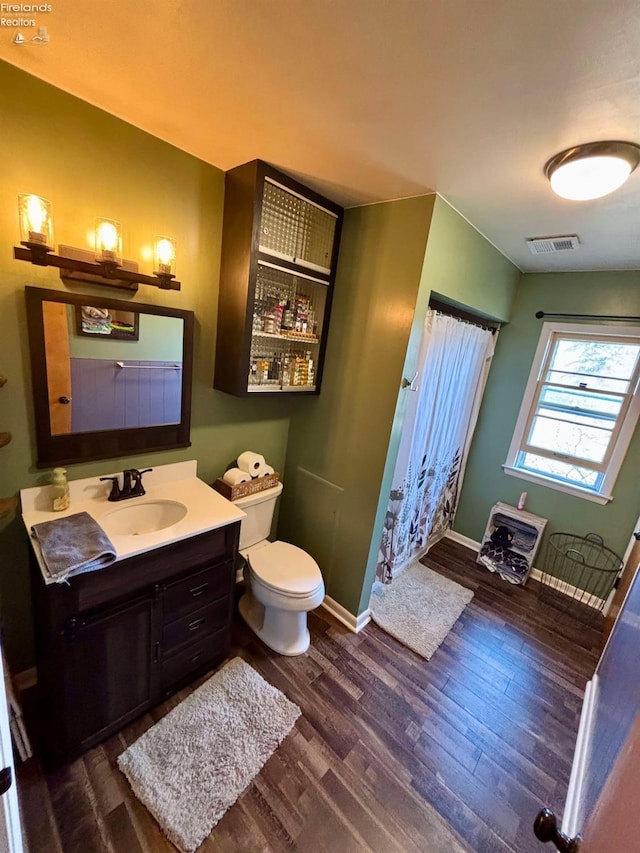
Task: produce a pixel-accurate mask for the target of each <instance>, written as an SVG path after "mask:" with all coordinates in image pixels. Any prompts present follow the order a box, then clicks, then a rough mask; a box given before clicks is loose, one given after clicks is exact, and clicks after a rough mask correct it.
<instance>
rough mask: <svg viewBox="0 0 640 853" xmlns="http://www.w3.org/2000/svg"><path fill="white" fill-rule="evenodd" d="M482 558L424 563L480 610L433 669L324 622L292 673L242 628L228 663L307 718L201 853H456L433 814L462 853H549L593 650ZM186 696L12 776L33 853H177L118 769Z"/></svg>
mask: <svg viewBox="0 0 640 853" xmlns="http://www.w3.org/2000/svg"><path fill="white" fill-rule="evenodd" d="M474 556H475V555H474V554H473V553H472V552H471V551H468V550H467V549H466V548H464V547H462V546H460V545H457V544H455V543H453V542H452V541H450V540H444V541H443V542H441V543H439V544H438V545H437V546H436V547H435V548H433V549H432V551H431V552H430V554H429V556H428V557H427V558H426V559H425V563H426V564H427V565H429V566H430V567H431V568H433V569H435V570H436V571H439V572H441V573H442V574H443V575H446V576H448V577H451V578H452V579H454V580H457V581H459V582H460V583H462V584H464V585H465V586H467V587H469V588H471V589H473V590H474V593H475V596H474V598H473V600H472V602H471V603H470V604H469V605H468V607H467V608H466V610H465V611H464V613H463V614H462V616H461V617H460V619H459V620H458V622H457V623H456V625H455V626H454V628H453V630H452V631H451V632H450V633H449V635H448V636H447V638H446V640H445V641H444V643H443V644H442V646H441V647H440V648H439V649H438V651H437V652H436V653H435V655H434V656H433V658H432V659H431V660H430V661H429V662H427V661H424V660H423V659H422V658H420V657H418V656H417V655H415V654H414V653H413V652H411V651H409V650H408V649H407V648H405V647H404V646H402V645H400V644H399V643H398V642H396V641H395V640H394V639H392V638H391V637H390V636H388V635H387V634H385V633H384V632H383V631H381V630H380V629H379V628H378V627H377V626H376V625H374V624H370V625H368V626H367V627H366V628H365V629H364V630H363V631H362V632H361V633H360V634H358V635H355V634H352V633H351V632H349V631H348V630H347V629H346V628H344V627H343V626H342V625H340V624H339V623H337V622H335V621H334V620H333V619H331V617H329V616H328V615H326V613H325V612H324V611H322V610H318V611H316V612H315V613H312V614H310V616H309V624H310V629H311V632H312V646H311V649H310V650H309V652H308V653H307V654H306V655H303V656H300V657H297V658H285V657H281V656H278V655H276V654H274V653H273V652H271V651H270V650H269V649H267V648H266V647H265V646H263V645H262V644H261V643H260V642H259V641H258V640H257V638H255V637H254V636H253V635H252V634H251V633H250V632H249V631H248V630H247V629H246V628H245V627H244V626H243V625H242V624H241V622H240V620H239V618H238V620H237V622H236V626H235V628H234V647H233V649H232V653H234V654H238V655H240V656H241V657H243V658H245V659H246V660H247V661H248V662H249V663H250V664H251V665H252V666H254V667H255V669H257V670H258V671H259V672H260V673H261V674H262V675H263V676H264V677H265V678H266V679H267V680H268V681H270V682H271V683H272V684H274V685H275V686H276V687H278V688H280V689H281V690H282V691H284V692H285V693H286V694H287V696H289V698H290V699H292V700H293V701H294V702H296V703H298V705H300V707H301V709H302V712H303V716H302V717H300V719H299V720H298V722H297V723H296V727H295V729H294V731H293V732H292V734H291V735H289V737H288V738H287V739H286V740H285V742H284V744H283V745H282V746H281V747H280V748H279V749H278V750H277V752H276V753H275V754H274V755H273V756H272V757H271V759H270V760H269V761H268V762H267V764H266V765H265V767H264V768H263V770H262V771H261V773H260V774H259V775H258V777H257V778H256V779H255V780H254V782H253V783H252V784H251V785H250V787H249V788H248V789H247V790H246V791H245V792H244V794H243V795H242V796H241V797H240V799H239V800H238V801H237V802H236V804H235V805H234V806H233V807H232V808H231V809H230V810H229V811H228V812H227V814H226V815H225V816H224V818H223V819H222V820H221V822H220V823H219V824H218V826H217V827H216V828H215V829H214V831H213V833H212V834H211V835H210V836H209V838H208V839H207V840H206V841H205V842H204V844H203V846H202V847H201V848H200V850H201V851H202V853H207V851H211V853H213V851H228V852H229V853H232V851H233V852H234V853H237V852H238V851H242V853H257V851H269V853H270V851H304V853H324V851H327V853H328V851H331V853H335V851H338V852H339V853H343V852H344V851H354V852H355V851H369V850H373V851H385V853H387V851H433V853H440V851H444V850H447V851H451V850H452V847H451V846H450V844H449V842H448V841H447V838H446V834H443V832H442V824H441V821H440V819H439V817H438V815H437V814H435V813H434V809H435V810H436V811H437V812H438V813H439V815H441V816H442V818H444V820H445V821H446V824H448V826H449V827H451V828H452V829H453V831H454V832H455V833H456V834H457V835H458V837H459V838H460V839H462V844H461V845H460V849H469V850H475V851H483V853H485V851H486V853H489V851H491V853H507V851H517V853H527V851H543V850H545V849H546V848H545V847H543V846H542V845H541V844H540V843H539V842H537V841H536V840H535V838H534V836H533V832H532V829H531V826H532V822H533V819H534V817H535V815H536V814H537V812H538V810H539V809H540V808H541V807H542V806H543V805H548V806H550V807H551V808H553V809H554V810H555V811H556V812H557V813H560V814H561V813H562V810H563V807H564V799H565V795H566V788H567V784H568V779H569V772H570V767H571V761H572V756H573V749H574V745H575V738H576V733H577V727H578V720H579V715H580V709H581V704H582V696H583V690H584V686H585V683H586V680H587V679H588V678H590V676H591V674H592V673H593V669H594V667H595V664H596V661H597V654H598V646H599V633H598V631H596V630H593V629H592V630H580V629H577V628H576V627H575V626H570V625H564V624H563V620H562V619H559V618H558V616H557V614H556V613H555V612H554V611H553V610H552V609H550V608H549V607H548V606H544V605H541V604H540V603H539V602H538V599H537V595H536V592H537V585H536V584H535V582H532V581H530V582H529V585H528V586H527V588H525V589H523V588H520V587H514V586H511V585H509V584H507V583H504V582H503V581H501V580H500V579H499V578H496V577H495V576H494V575H491V574H490V573H489V572H487V571H486V570H484V569H483V568H481V567H479V566H477V565H476V564H475V561H474ZM198 683H200V682H198ZM193 686H194V687H195V686H197V685H193ZM190 689H192V688H190ZM190 689H189V690H185V691H182V692H181V693H179V694H177V695H176V696H174V697H172V698H171V699H170V700H169V701H168V702H166V703H164V704H163V705H162V706H160V707H159V708H157V709H156V710H155V711H154V712H153V713H152V714H150V715H146V716H145V717H143V718H142V719H140V720H138V721H136V723H134V724H132V725H131V726H128V727H127V728H126V729H125V730H124V731H122V732H120V733H119V734H118V735H116V736H114V737H112V738H110V739H109V740H107V741H106V742H105V743H104V744H102V745H100V746H99V747H97V748H95V749H92V750H90V751H89V752H88V753H86V754H85V755H84V756H83V757H82V758H81V759H79V760H77V761H75V762H73V763H72V764H69V765H67V766H65V767H63V768H62V769H60V770H58V771H56V772H54V773H50V774H48V775H45V774H43V772H42V769H41V767H40V765H39V762H38V761H37V759H32V760H31V761H30V762H28V763H27V764H25V765H22V766H21V767H19V768H18V776H19V787H20V794H21V803H22V810H23V818H24V821H25V824H26V831H27V836H28V841H29V846H30V850H31V853H40V851H47V853H50V852H51V851H57V852H58V853H59V851H61V850H63V851H65V853H91V852H92V851H114V853H139V851H145V853H146V851H152V853H156V851H158V853H164V851H167V853H169V851H173V850H174V848H173V846H172V845H171V844H170V843H169V842H168V841H167V840H166V839H165V838H164V837H163V836H162V834H161V833H160V830H159V829H158V827H157V825H156V824H155V822H154V820H153V819H152V818H151V817H150V815H149V814H148V812H147V811H146V810H145V809H144V807H143V806H141V805H140V804H139V803H138V801H137V800H136V799H135V798H134V797H133V796H132V794H131V792H130V789H129V786H128V784H127V782H126V780H125V779H124V777H123V776H122V775H121V774H120V772H119V771H118V770H117V767H116V765H115V759H116V757H117V755H118V754H119V753H120V752H122V751H123V749H124V748H125V747H126V746H127V745H128V744H129V743H131V742H132V741H134V740H135V739H136V738H137V737H138V736H139V735H140V734H141V733H142V732H144V731H145V730H146V729H147V728H148V727H149V726H150V725H152V724H153V722H155V721H156V720H157V719H159V718H160V717H162V716H163V715H164V714H165V713H166V712H167V711H168V710H169V709H170V708H171V707H173V706H175V705H176V704H177V703H178V702H179V701H180V700H181V699H182V698H184V697H185V696H186V695H187V694H188V693H189V692H190ZM426 804H431V807H433V808H431V807H430V806H428V805H426ZM453 849H455V847H454V848H453Z"/></svg>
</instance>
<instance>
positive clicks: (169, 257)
mask: <svg viewBox="0 0 640 853" xmlns="http://www.w3.org/2000/svg"><path fill="white" fill-rule="evenodd" d="M153 254H154V272H155V274H156V275H173V274H174V273H175V262H176V244H175V241H174V240H172V239H171V237H156V239H155V242H154V253H153Z"/></svg>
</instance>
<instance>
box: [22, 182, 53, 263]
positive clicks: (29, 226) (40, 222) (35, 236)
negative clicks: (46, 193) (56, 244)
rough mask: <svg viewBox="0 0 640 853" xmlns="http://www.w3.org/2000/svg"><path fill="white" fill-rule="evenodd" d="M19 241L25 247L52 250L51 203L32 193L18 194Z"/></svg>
mask: <svg viewBox="0 0 640 853" xmlns="http://www.w3.org/2000/svg"><path fill="white" fill-rule="evenodd" d="M18 216H19V219H20V240H21V242H22V243H23V244H24V245H27V246H39V247H43V248H46V249H52V248H53V222H52V219H51V203H50V202H48V201H47V200H46V199H45V198H40V196H38V195H34V194H33V193H19V194H18Z"/></svg>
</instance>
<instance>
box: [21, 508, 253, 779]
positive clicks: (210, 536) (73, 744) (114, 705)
mask: <svg viewBox="0 0 640 853" xmlns="http://www.w3.org/2000/svg"><path fill="white" fill-rule="evenodd" d="M239 530H240V525H239V523H236V524H231V525H228V526H226V527H222V528H219V529H218V530H213V531H210V532H208V533H204V534H201V535H200V536H194V537H193V538H190V539H184V540H182V541H180V542H176V543H174V544H172V545H167V546H165V547H164V548H159V549H156V550H153V551H148V552H146V553H144V554H139V555H138V556H135V557H130V558H128V559H126V560H122V561H120V562H118V563H114V564H113V565H112V566H109V567H108V568H105V569H102V570H101V571H97V572H92V573H89V574H85V575H77V576H76V577H73V578H71V579H70V582H69V585H67V584H50V585H46V584H45V583H44V581H43V579H42V575H41V573H40V569H39V567H38V565H37V563H36V560H35V557H32V586H33V595H34V605H35V607H34V612H35V628H36V651H37V663H38V690H39V708H40V714H39V716H40V722H41V736H42V738H41V739H42V752H43V757H44V760H45V763H46V764H47V766H49V767H54V766H56V765H59V764H61V763H62V762H64V761H68V760H70V759H72V758H74V757H76V756H77V755H80V754H81V753H83V752H84V751H85V750H87V749H89V748H90V747H91V746H94V745H95V744H96V743H98V742H99V741H101V740H103V739H104V738H106V737H108V736H109V735H110V734H112V733H113V732H116V731H117V730H118V729H120V728H121V727H122V726H124V725H125V724H126V723H128V722H129V721H130V720H132V719H134V718H135V717H137V716H139V715H140V714H143V713H144V712H145V711H147V710H148V709H149V708H152V707H153V706H154V705H156V704H158V703H159V702H160V701H161V700H162V699H163V698H164V697H166V696H168V695H169V694H170V693H173V692H174V691H175V690H177V689H179V688H180V687H182V686H183V685H184V684H186V683H188V682H189V681H192V680H193V679H194V678H196V677H197V676H198V675H200V674H202V673H203V672H205V671H206V670H207V669H209V668H211V667H212V666H215V664H217V663H219V662H220V661H222V660H224V658H225V657H226V656H227V655H228V652H229V643H230V628H231V616H232V608H233V591H234V580H235V570H234V563H235V557H236V554H237V548H238V537H239Z"/></svg>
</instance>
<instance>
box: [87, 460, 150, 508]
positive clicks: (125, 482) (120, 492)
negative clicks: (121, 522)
mask: <svg viewBox="0 0 640 853" xmlns="http://www.w3.org/2000/svg"><path fill="white" fill-rule="evenodd" d="M148 471H153V468H144V469H143V470H142V471H139V470H138V469H137V468H127V469H125V471H123V472H122V489H121V488H120V486H119V483H118V475H117V474H116V476H115V477H100V481H101V482H102V481H103V480H111V482H112V486H111V492H110V494H109V497H108V498H107V500H109V501H126V500H127V498H138V497H140V496H141V495H144V494H146V492H145V490H144V486H143V485H142V475H143V474H146V473H147V472H148Z"/></svg>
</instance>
